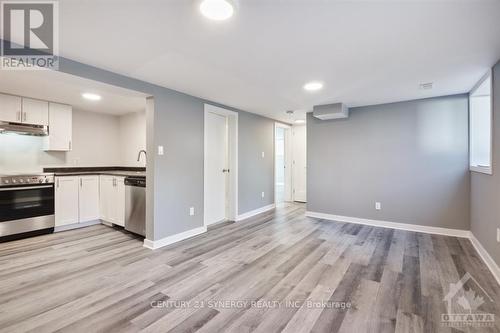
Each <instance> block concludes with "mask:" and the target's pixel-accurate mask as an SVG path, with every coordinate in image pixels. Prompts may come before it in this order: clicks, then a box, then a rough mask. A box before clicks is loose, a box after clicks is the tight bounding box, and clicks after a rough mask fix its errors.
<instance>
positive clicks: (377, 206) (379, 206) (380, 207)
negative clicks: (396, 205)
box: [375, 202, 382, 210]
mask: <svg viewBox="0 0 500 333" xmlns="http://www.w3.org/2000/svg"><path fill="white" fill-rule="evenodd" d="M375 209H376V210H381V209H382V204H381V203H380V202H375Z"/></svg>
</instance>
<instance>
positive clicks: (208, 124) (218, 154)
mask: <svg viewBox="0 0 500 333" xmlns="http://www.w3.org/2000/svg"><path fill="white" fill-rule="evenodd" d="M205 119H206V121H205V131H206V140H207V142H206V150H205V159H206V161H205V163H206V164H205V165H206V168H207V170H206V173H205V175H206V177H207V179H206V186H207V195H206V198H205V203H206V207H205V214H206V216H205V218H206V224H207V225H209V224H213V223H216V222H220V221H223V220H225V219H226V193H227V175H228V172H227V169H228V167H227V117H225V116H222V115H218V114H215V113H212V112H209V113H208V114H207V115H206V118H205Z"/></svg>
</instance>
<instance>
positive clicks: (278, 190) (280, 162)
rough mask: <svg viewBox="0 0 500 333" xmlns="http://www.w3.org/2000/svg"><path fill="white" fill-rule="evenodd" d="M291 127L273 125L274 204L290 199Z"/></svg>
mask: <svg viewBox="0 0 500 333" xmlns="http://www.w3.org/2000/svg"><path fill="white" fill-rule="evenodd" d="M290 138H291V127H290V126H288V125H285V124H281V123H275V127H274V197H275V202H276V205H280V204H283V203H284V202H287V201H292V168H291V160H292V159H291V140H290Z"/></svg>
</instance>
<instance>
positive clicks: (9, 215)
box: [0, 174, 55, 242]
mask: <svg viewBox="0 0 500 333" xmlns="http://www.w3.org/2000/svg"><path fill="white" fill-rule="evenodd" d="M54 223H55V218H54V175H53V174H30V175H1V176H0V242H1V241H6V240H12V239H17V238H23V237H27V236H32V235H36V234H42V233H50V232H53V231H54Z"/></svg>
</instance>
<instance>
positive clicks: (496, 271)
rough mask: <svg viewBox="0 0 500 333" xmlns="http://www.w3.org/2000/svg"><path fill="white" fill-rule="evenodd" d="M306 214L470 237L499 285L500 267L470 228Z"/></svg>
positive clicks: (320, 217) (333, 219)
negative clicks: (450, 227) (462, 228)
mask: <svg viewBox="0 0 500 333" xmlns="http://www.w3.org/2000/svg"><path fill="white" fill-rule="evenodd" d="M306 216H309V217H314V218H318V219H324V220H330V221H339V222H347V223H354V224H363V225H369V226H374V227H381V228H390V229H399V230H406V231H414V232H423V233H427V234H436V235H444V236H453V237H461V238H468V239H470V241H471V243H472V245H473V246H474V248H475V249H476V251H477V253H479V256H480V257H481V259H482V260H483V261H484V263H485V264H486V266H487V267H488V268H489V270H490V271H491V273H492V274H493V276H494V277H495V279H496V280H497V282H498V284H499V285H500V268H499V267H498V265H497V263H496V262H495V260H493V258H492V257H491V256H490V254H489V253H488V251H486V249H485V248H484V247H483V245H482V244H481V243H480V242H479V240H478V239H477V238H476V237H475V236H474V234H473V233H472V232H471V231H470V230H461V229H449V228H439V227H429V226H422V225H417V224H406V223H396V222H388V221H380V220H369V219H362V218H359V217H350V216H340V215H332V214H324V213H317V212H309V211H307V212H306Z"/></svg>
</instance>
